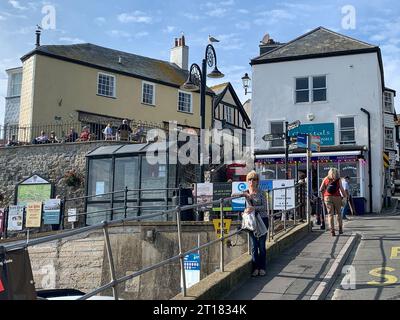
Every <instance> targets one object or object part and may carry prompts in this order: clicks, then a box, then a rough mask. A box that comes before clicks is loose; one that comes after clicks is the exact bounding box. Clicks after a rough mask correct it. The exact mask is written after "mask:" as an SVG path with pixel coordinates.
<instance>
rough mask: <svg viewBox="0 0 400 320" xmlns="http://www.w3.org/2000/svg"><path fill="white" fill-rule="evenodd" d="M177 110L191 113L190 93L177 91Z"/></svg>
mask: <svg viewBox="0 0 400 320" xmlns="http://www.w3.org/2000/svg"><path fill="white" fill-rule="evenodd" d="M178 110H179V111H182V112H189V113H192V112H193V110H192V95H191V94H190V93H186V92H182V91H179V98H178Z"/></svg>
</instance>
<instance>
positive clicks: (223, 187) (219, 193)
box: [213, 182, 232, 212]
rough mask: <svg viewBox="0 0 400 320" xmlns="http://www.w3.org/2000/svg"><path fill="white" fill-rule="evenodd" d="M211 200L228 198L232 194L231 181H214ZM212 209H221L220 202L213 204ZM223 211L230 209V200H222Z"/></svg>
mask: <svg viewBox="0 0 400 320" xmlns="http://www.w3.org/2000/svg"><path fill="white" fill-rule="evenodd" d="M213 184H214V187H213V188H214V195H213V201H215V200H220V199H224V198H230V197H231V195H232V183H229V182H214V183H213ZM213 211H218V212H220V211H221V206H220V204H214V205H213ZM223 211H224V212H225V211H232V201H227V202H224V206H223Z"/></svg>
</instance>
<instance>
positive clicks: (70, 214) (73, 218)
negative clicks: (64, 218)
mask: <svg viewBox="0 0 400 320" xmlns="http://www.w3.org/2000/svg"><path fill="white" fill-rule="evenodd" d="M76 212H77V211H76V208H70V209H68V222H77V221H78V216H77V215H76Z"/></svg>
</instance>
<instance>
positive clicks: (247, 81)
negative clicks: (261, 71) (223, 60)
mask: <svg viewBox="0 0 400 320" xmlns="http://www.w3.org/2000/svg"><path fill="white" fill-rule="evenodd" d="M250 81H251V78H250V77H249V74H248V73H245V74H244V77H242V82H243V88H244V94H245V95H247V93H250V92H248V91H247V90H248V89H249V88H250Z"/></svg>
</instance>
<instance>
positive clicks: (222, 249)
mask: <svg viewBox="0 0 400 320" xmlns="http://www.w3.org/2000/svg"><path fill="white" fill-rule="evenodd" d="M220 209H221V212H220V217H221V243H220V245H219V254H220V260H219V269H220V271H221V272H224V241H225V240H224V199H221V200H220Z"/></svg>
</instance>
